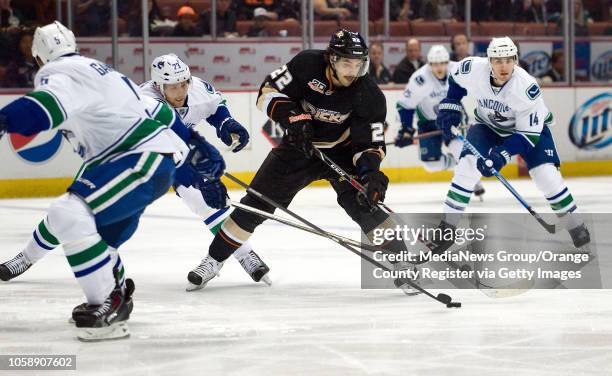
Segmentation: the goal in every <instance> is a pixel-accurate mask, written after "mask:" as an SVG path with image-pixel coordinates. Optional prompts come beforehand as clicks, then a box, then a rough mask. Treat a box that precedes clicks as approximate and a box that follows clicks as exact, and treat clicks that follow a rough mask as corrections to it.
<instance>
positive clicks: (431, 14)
mask: <svg viewBox="0 0 612 376" xmlns="http://www.w3.org/2000/svg"><path fill="white" fill-rule="evenodd" d="M457 12H458V11H457V2H456V1H455V0H425V1H424V2H423V4H422V5H421V11H420V18H422V19H424V20H425V21H456V20H457Z"/></svg>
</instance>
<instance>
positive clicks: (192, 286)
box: [185, 282, 206, 292]
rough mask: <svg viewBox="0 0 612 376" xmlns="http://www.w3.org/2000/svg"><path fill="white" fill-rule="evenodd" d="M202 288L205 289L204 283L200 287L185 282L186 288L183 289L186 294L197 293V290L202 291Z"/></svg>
mask: <svg viewBox="0 0 612 376" xmlns="http://www.w3.org/2000/svg"><path fill="white" fill-rule="evenodd" d="M204 287H206V283H202V284H201V285H194V284H193V283H191V282H187V286H186V287H185V291H187V292H191V291H198V290H202V289H203V288H204Z"/></svg>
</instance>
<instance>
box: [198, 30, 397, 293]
mask: <svg viewBox="0 0 612 376" xmlns="http://www.w3.org/2000/svg"><path fill="white" fill-rule="evenodd" d="M368 64H369V60H368V48H367V46H366V43H365V41H364V40H363V38H362V37H361V36H360V35H359V34H358V33H354V32H350V31H347V30H340V31H338V32H337V33H335V34H334V35H333V36H332V38H331V40H330V43H329V46H328V48H327V49H326V50H306V51H302V52H300V53H299V54H297V55H296V56H295V57H294V58H293V59H291V61H289V62H288V63H287V64H286V65H283V66H282V67H280V68H279V69H277V70H275V71H273V72H272V73H270V74H269V75H268V76H267V77H266V78H265V80H264V82H263V83H262V85H261V87H260V90H259V96H258V98H257V107H258V108H259V109H260V110H261V111H264V112H265V113H266V114H267V115H268V117H269V118H270V119H272V120H273V121H275V122H277V123H279V124H280V125H281V127H283V128H284V129H285V132H286V134H285V136H284V137H283V139H282V141H281V143H280V145H279V146H278V147H276V148H274V149H273V150H272V151H270V153H269V154H268V156H267V157H266V159H265V160H264V162H263V164H262V165H261V167H260V168H259V170H258V171H257V174H256V175H255V178H254V179H253V182H252V183H251V187H252V188H253V189H254V190H256V191H259V192H260V193H262V194H263V195H265V196H268V197H269V198H271V199H272V200H274V201H276V202H278V203H280V204H281V205H283V206H285V207H286V206H288V205H289V204H290V203H291V200H292V199H293V197H294V196H295V195H296V194H297V193H298V192H299V191H300V190H302V189H303V188H305V187H306V186H308V185H309V184H310V183H312V182H313V181H316V180H322V179H326V180H328V181H329V182H330V183H331V185H332V187H333V189H334V190H335V191H336V194H337V200H338V204H339V205H340V206H341V207H342V208H343V209H344V210H345V211H346V213H347V214H348V215H349V216H350V217H351V218H352V219H353V221H355V222H356V223H357V224H358V225H359V226H360V227H361V229H362V231H363V232H364V233H366V234H368V233H370V232H371V231H372V230H373V229H374V228H375V227H377V226H378V225H380V224H381V223H382V222H384V221H385V219H387V218H388V215H387V214H385V213H384V212H382V211H381V210H380V209H378V208H376V205H375V203H376V202H378V201H383V200H384V198H385V192H386V190H387V184H388V182H389V180H388V179H387V177H386V176H385V174H384V173H383V172H382V171H380V163H381V161H382V159H383V158H384V157H385V140H384V130H383V123H384V121H385V117H386V113H387V109H386V101H385V97H384V95H383V93H382V92H381V90H380V89H379V88H378V86H377V85H376V84H375V83H374V82H373V81H372V80H371V79H370V77H369V76H368V75H367V72H368ZM314 148H318V149H320V150H321V151H322V152H323V153H324V154H325V155H327V156H328V157H329V158H331V159H332V160H333V161H334V162H335V163H336V164H338V165H339V166H340V167H341V168H342V169H344V170H345V171H347V172H348V173H350V174H353V175H355V176H357V177H358V178H359V180H360V182H361V183H362V184H363V185H364V186H365V187H366V189H367V195H366V196H367V197H365V198H364V197H360V196H358V194H357V191H356V190H355V188H353V187H352V186H351V185H350V184H349V182H347V181H346V180H341V179H340V178H339V177H338V175H336V173H335V172H334V171H332V170H331V169H330V168H329V167H328V166H326V165H325V164H324V163H323V162H322V161H321V160H320V159H319V158H317V157H316V156H314V151H315V150H314ZM241 203H243V204H245V205H249V206H252V207H255V208H258V209H261V210H265V211H267V212H273V211H274V208H273V207H272V206H270V205H267V204H265V203H263V202H262V201H260V200H258V199H257V198H256V197H254V196H252V195H250V194H247V195H246V196H245V197H243V198H242V200H241ZM263 221H264V219H262V218H261V217H259V216H256V215H254V214H251V213H247V212H244V211H241V210H236V211H234V212H233V213H232V214H231V216H230V217H229V218H228V219H227V220H226V221H225V223H224V224H223V226H222V227H221V229H220V230H219V231H218V233H217V234H216V236H215V238H214V240H213V242H212V243H211V245H210V248H209V254H208V255H207V256H206V257H205V258H204V259H203V260H202V263H201V264H200V265H199V266H198V267H196V268H195V269H194V270H193V271H191V272H190V273H189V275H188V280H189V282H190V283H192V284H194V285H198V286H202V285H204V284H206V283H208V281H210V280H211V279H212V278H214V276H215V275H217V273H218V272H219V270H220V269H221V267H222V266H223V262H224V261H225V260H226V259H227V258H228V257H229V256H230V255H232V254H233V252H234V250H236V249H237V248H238V247H240V246H241V244H242V243H244V242H245V241H246V240H247V239H248V238H249V237H250V236H251V234H252V233H253V231H254V230H255V228H256V227H257V226H258V225H260V224H261V223H262V222H263Z"/></svg>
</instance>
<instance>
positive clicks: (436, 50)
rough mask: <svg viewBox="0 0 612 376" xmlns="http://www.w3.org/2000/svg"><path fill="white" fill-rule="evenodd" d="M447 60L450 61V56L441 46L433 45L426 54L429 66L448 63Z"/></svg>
mask: <svg viewBox="0 0 612 376" xmlns="http://www.w3.org/2000/svg"><path fill="white" fill-rule="evenodd" d="M449 60H450V55H449V54H448V51H447V50H446V47H444V46H443V45H441V44H434V45H433V46H431V48H430V49H429V52H427V62H428V63H429V64H431V63H448V61H449Z"/></svg>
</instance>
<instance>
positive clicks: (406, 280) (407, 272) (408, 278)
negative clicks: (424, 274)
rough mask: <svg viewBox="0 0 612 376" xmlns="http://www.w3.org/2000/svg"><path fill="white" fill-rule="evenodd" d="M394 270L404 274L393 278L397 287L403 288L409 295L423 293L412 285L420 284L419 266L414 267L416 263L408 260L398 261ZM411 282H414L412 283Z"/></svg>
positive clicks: (394, 265)
mask: <svg viewBox="0 0 612 376" xmlns="http://www.w3.org/2000/svg"><path fill="white" fill-rule="evenodd" d="M393 271H395V272H398V273H402V274H404V275H402V276H401V277H398V278H395V279H394V280H393V284H394V285H395V287H397V288H398V289H400V290H402V291H403V292H404V294H406V295H408V296H414V295H418V294H420V293H421V292H420V291H419V290H417V289H416V288H414V286H413V285H412V284H417V285H418V284H419V278H418V277H416V276H417V275H418V274H417V268H416V267H414V265H412V264H410V263H408V262H398V263H397V264H393ZM410 282H412V284H411V283H410Z"/></svg>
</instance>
